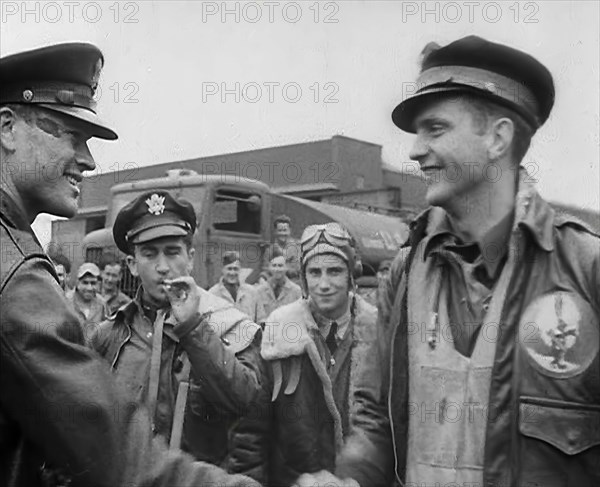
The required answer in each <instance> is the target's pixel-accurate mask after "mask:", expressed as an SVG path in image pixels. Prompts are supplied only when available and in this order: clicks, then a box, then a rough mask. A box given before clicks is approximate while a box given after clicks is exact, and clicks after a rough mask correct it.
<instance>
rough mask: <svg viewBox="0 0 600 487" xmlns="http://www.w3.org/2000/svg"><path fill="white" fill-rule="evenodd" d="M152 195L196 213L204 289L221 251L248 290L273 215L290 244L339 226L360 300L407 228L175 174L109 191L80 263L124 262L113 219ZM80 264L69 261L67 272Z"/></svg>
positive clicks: (249, 183)
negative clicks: (350, 244) (356, 269)
mask: <svg viewBox="0 0 600 487" xmlns="http://www.w3.org/2000/svg"><path fill="white" fill-rule="evenodd" d="M158 189H160V190H166V191H169V192H170V193H171V194H173V195H174V196H176V197H180V198H185V199H187V200H188V201H190V202H191V203H192V204H193V206H194V208H195V210H196V215H197V218H198V227H197V229H196V233H195V234H194V247H195V249H196V251H195V257H194V278H195V279H196V282H198V284H199V285H200V286H202V287H204V288H208V287H209V286H211V285H213V284H214V283H216V282H217V281H218V279H219V277H220V275H221V257H222V255H223V253H224V252H225V251H228V250H236V251H238V252H239V254H240V258H241V259H240V260H241V267H242V270H241V277H242V278H243V279H244V280H245V281H246V282H249V283H254V282H255V281H256V280H257V279H258V276H259V273H260V271H261V268H262V265H263V256H264V251H265V249H266V247H268V245H269V243H270V242H272V240H273V235H272V232H273V230H274V229H273V221H274V219H275V218H276V216H278V215H280V214H286V215H288V216H289V217H290V218H291V219H292V237H294V238H296V239H298V238H299V237H300V235H301V233H302V230H303V229H304V228H305V227H306V226H307V225H310V224H315V223H327V222H332V221H335V222H339V223H341V224H342V225H344V226H345V227H346V228H347V229H348V231H349V232H350V234H351V235H352V236H353V238H354V239H355V241H356V245H357V250H358V252H359V254H360V257H361V260H362V263H363V274H364V277H363V278H361V279H360V280H359V283H361V284H362V285H363V287H364V288H365V290H364V292H365V293H372V291H373V287H374V286H376V279H375V274H376V270H377V267H378V265H379V263H380V262H381V261H382V260H385V259H392V258H393V257H394V256H395V255H396V253H397V250H398V248H399V246H400V245H401V244H402V243H403V242H404V241H405V239H406V238H407V235H408V227H407V225H406V224H405V223H404V222H402V221H401V220H400V219H398V218H394V217H390V216H384V215H378V214H374V213H368V212H364V211H359V210H354V209H350V208H345V207H341V206H334V205H328V204H324V203H319V202H314V201H309V200H305V199H301V198H296V197H292V196H288V195H284V194H278V193H277V192H274V191H273V190H271V189H270V188H269V186H267V185H266V184H264V183H262V182H260V181H256V180H252V179H246V178H241V177H237V176H232V175H202V174H198V173H196V172H195V171H192V170H187V169H175V170H171V171H168V172H167V175H166V177H163V178H156V179H147V180H141V181H135V182H129V183H122V184H118V185H115V186H113V187H112V189H111V193H112V196H111V201H110V203H109V208H108V214H107V217H106V224H105V228H103V229H100V230H96V231H93V232H90V233H88V234H87V235H86V236H85V237H84V239H83V242H82V244H83V249H84V252H82V253H80V254H79V256H80V258H81V259H83V257H84V256H85V260H86V261H88V262H95V263H97V264H101V263H102V261H103V260H112V259H117V260H119V261H121V260H124V259H125V256H124V255H123V254H122V253H121V252H120V251H119V250H118V249H117V247H116V245H115V243H114V240H113V236H112V226H113V223H114V221H115V218H116V216H117V214H118V212H119V211H120V210H121V209H122V208H123V207H124V206H125V205H126V204H127V203H129V202H130V201H131V200H133V199H134V198H135V197H137V196H138V195H140V194H142V193H145V192H147V191H152V190H158ZM81 263H82V262H74V263H73V265H74V268H77V266H78V265H80V264H81ZM124 269H127V268H126V266H124ZM136 287H137V283H136V281H135V279H134V278H133V276H131V274H129V272H128V271H127V270H126V272H124V280H123V283H122V288H123V290H124V291H125V292H127V293H129V294H130V295H132V294H133V293H134V292H135V289H136ZM369 288H370V289H369Z"/></svg>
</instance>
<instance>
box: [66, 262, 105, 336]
mask: <svg viewBox="0 0 600 487" xmlns="http://www.w3.org/2000/svg"><path fill="white" fill-rule="evenodd" d="M99 287H100V269H98V266H97V265H96V264H93V263H91V262H85V263H83V264H81V266H80V267H79V269H78V270H77V282H76V283H75V289H73V290H72V291H71V292H70V293H68V295H67V299H68V300H69V301H70V302H71V304H72V305H73V308H75V311H77V314H78V315H79V318H80V320H81V324H82V325H83V329H84V333H85V334H86V337H88V336H89V335H90V334H91V333H92V332H93V329H94V327H96V326H98V325H99V324H100V323H102V321H104V319H105V318H106V308H105V306H104V301H103V300H102V298H101V297H100V293H99V292H98V288H99Z"/></svg>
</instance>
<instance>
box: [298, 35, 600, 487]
mask: <svg viewBox="0 0 600 487" xmlns="http://www.w3.org/2000/svg"><path fill="white" fill-rule="evenodd" d="M417 88H418V89H417V90H416V92H415V93H414V94H412V95H411V96H409V97H408V98H407V99H405V100H404V101H402V103H400V104H399V105H398V106H397V107H396V108H395V110H394V111H393V114H392V119H393V121H394V123H395V124H396V125H397V126H398V127H400V128H401V129H402V130H405V131H408V132H412V133H414V134H415V137H414V142H413V146H412V148H411V150H410V158H411V159H412V160H415V161H417V162H418V163H419V165H420V167H421V170H422V172H423V174H424V179H425V181H426V184H427V190H426V191H427V192H426V200H427V202H428V203H429V205H430V207H429V208H427V209H426V210H425V211H424V212H423V213H422V214H420V215H419V216H418V217H417V218H416V219H415V221H414V222H413V223H412V225H411V232H410V235H409V240H408V242H407V244H406V246H405V248H403V249H401V251H400V253H399V254H398V256H397V257H396V259H394V262H393V264H392V268H391V271H390V275H389V277H388V278H387V279H386V280H385V281H384V284H383V285H382V287H381V289H380V295H379V301H378V302H379V316H380V319H381V322H380V323H379V330H380V331H381V333H380V335H379V337H378V343H377V342H374V343H373V350H372V352H370V353H373V355H375V354H377V353H379V354H380V355H379V359H378V360H376V361H372V362H369V365H368V366H367V370H366V371H365V373H364V377H365V378H374V377H378V378H381V379H382V381H379V382H377V381H375V384H374V385H373V387H372V388H370V387H369V384H368V383H366V384H365V386H366V387H365V390H364V391H363V392H362V394H361V397H362V398H363V399H364V400H365V401H364V402H363V403H362V404H361V408H360V410H359V412H358V413H357V415H356V416H355V418H354V424H355V425H357V428H356V430H355V437H354V439H355V440H356V441H353V440H350V441H348V442H347V444H346V449H345V451H344V452H343V453H342V454H341V455H340V456H339V457H338V458H337V462H336V475H337V476H338V477H340V478H345V479H348V478H350V479H353V481H352V482H351V481H347V482H345V483H344V485H347V486H349V485H354V486H356V485H369V486H384V485H391V484H392V483H394V482H396V481H399V482H400V483H403V484H406V485H416V484H417V483H418V484H419V485H434V484H435V485H441V484H446V485H449V484H456V485H490V486H491V485H544V486H552V487H559V486H560V487H567V486H573V487H574V486H580V485H589V486H591V485H600V469H599V468H598V465H600V432H599V431H598V430H597V429H596V430H595V431H592V430H591V429H590V428H589V427H588V426H587V425H588V424H589V422H590V421H598V420H600V413H599V412H598V411H600V375H599V374H598V357H599V356H600V352H599V348H600V315H599V311H598V310H600V294H599V293H598V287H599V286H600V274H599V273H598V269H599V268H600V236H599V235H598V234H597V233H596V232H594V231H593V230H591V229H589V228H587V227H586V226H585V225H584V224H582V223H580V222H578V221H577V220H575V219H574V218H572V217H569V216H566V215H557V214H556V213H555V212H554V210H553V209H552V207H551V206H550V205H549V204H548V203H547V202H546V201H544V200H543V198H542V197H541V196H540V195H539V194H538V193H537V191H536V189H535V187H534V185H533V184H532V183H531V182H530V181H531V178H529V177H527V172H526V170H525V169H523V168H521V169H519V167H520V164H521V161H522V159H523V157H524V155H525V153H526V151H527V148H528V147H529V143H530V141H531V138H532V136H533V135H534V134H535V132H536V130H537V129H538V128H539V127H540V126H541V125H542V124H543V123H544V122H545V121H546V120H547V119H548V117H549V115H550V111H551V109H552V106H553V103H554V83H553V81H552V76H551V74H550V73H549V71H548V70H547V69H546V68H545V67H544V66H543V65H542V64H541V63H540V62H539V61H537V60H536V59H534V58H533V57H531V56H530V55H528V54H526V53H524V52H521V51H518V50H516V49H513V48H511V47H508V46H503V45H500V44H496V43H493V42H489V41H487V40H485V39H481V38H479V37H473V36H470V37H466V38H464V39H460V40H457V41H456V42H453V43H451V44H449V45H447V46H445V47H440V46H438V45H431V44H430V45H429V46H427V48H426V50H425V52H424V56H423V62H422V67H421V73H420V75H419V78H418V80H417ZM525 256H526V257H525ZM567 309H568V310H569V311H566V310H567ZM490 325H491V326H490ZM492 329H493V330H494V331H493V333H492V334H493V338H490V336H491V335H490V334H489V332H490V331H491V330H492ZM575 329H577V331H574V330H575ZM407 330H410V331H407ZM564 330H569V332H568V333H569V340H568V343H567V340H566V339H565V333H564ZM556 337H558V338H556ZM566 350H568V352H566ZM370 353H369V354H370ZM565 353H566V355H565ZM369 354H367V355H369ZM557 357H558V359H557ZM475 370H476V371H477V373H476V378H474V377H475V376H473V375H472V374H473V372H474V371H475ZM469 377H471V378H472V379H471V378H469ZM444 383H445V384H446V386H449V387H443V385H444ZM370 389H371V390H370ZM382 391H383V392H382ZM464 398H477V399H475V400H474V402H473V403H471V404H476V406H475V408H474V410H470V411H469V413H468V414H467V412H466V407H465V404H466V403H462V406H459V407H458V412H457V414H455V415H451V416H452V419H450V416H449V415H447V412H445V411H448V410H447V408H446V407H444V406H443V405H444V404H459V403H460V402H461V401H463V400H464ZM415 405H417V411H415V409H414V408H413V406H415ZM440 405H442V406H440ZM483 410H485V411H496V413H498V414H494V415H486V414H483V415H481V414H480V412H477V411H483ZM425 411H427V413H425ZM533 411H535V416H536V419H535V421H528V419H527V416H530V413H532V412H533ZM588 411H594V413H593V414H591V413H589V412H588ZM415 412H417V414H414V413H415ZM430 412H433V416H434V417H433V419H432V420H431V421H426V420H424V419H423V418H424V417H425V416H424V415H427V414H429V413H430ZM438 412H439V415H438ZM419 413H420V414H419ZM471 413H473V414H471ZM475 417H477V419H474V418H475ZM445 419H450V420H449V421H445ZM390 424H393V425H394V427H393V428H390ZM361 425H366V426H365V427H362V426H361ZM557 425H560V427H557ZM507 442H508V443H507ZM390 444H393V445H394V449H391V448H390V447H389V445H390ZM507 444H509V445H510V446H509V447H507ZM515 452H518V453H517V454H516V455H515ZM328 475H329V474H325V473H321V474H320V477H322V479H319V480H326V481H329V482H330V484H329V485H340V483H336V481H335V480H332V479H331V477H330V475H329V478H328ZM303 480H304V479H303ZM306 480H307V482H306V485H309V484H311V482H312V483H314V479H306Z"/></svg>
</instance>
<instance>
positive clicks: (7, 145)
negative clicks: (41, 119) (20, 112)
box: [0, 107, 17, 152]
mask: <svg viewBox="0 0 600 487" xmlns="http://www.w3.org/2000/svg"><path fill="white" fill-rule="evenodd" d="M16 121H17V114H16V113H15V112H14V110H12V109H11V108H9V107H1V108H0V144H1V145H2V149H4V150H5V151H7V152H14V151H15V149H16V145H17V144H16V141H15V124H16Z"/></svg>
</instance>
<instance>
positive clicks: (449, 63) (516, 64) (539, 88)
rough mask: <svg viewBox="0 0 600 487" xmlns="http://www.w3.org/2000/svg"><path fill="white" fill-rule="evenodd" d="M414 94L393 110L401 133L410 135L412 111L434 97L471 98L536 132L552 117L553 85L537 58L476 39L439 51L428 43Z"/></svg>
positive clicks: (412, 130) (413, 114)
mask: <svg viewBox="0 0 600 487" xmlns="http://www.w3.org/2000/svg"><path fill="white" fill-rule="evenodd" d="M416 85H417V90H416V91H415V93H414V94H412V95H411V96H409V97H408V98H407V99H405V100H404V101H402V102H401V103H400V104H399V105H398V106H397V107H396V108H395V109H394V111H393V112H392V120H393V121H394V123H395V124H396V125H397V126H398V127H400V128H401V129H402V130H405V131H407V132H414V131H415V128H414V126H413V122H414V118H415V116H416V111H417V110H418V109H419V108H421V107H422V105H423V103H424V102H425V101H429V100H430V99H432V98H433V97H435V96H436V95H437V96H443V97H447V96H448V95H453V96H460V95H461V94H471V95H474V96H479V97H483V98H485V99H488V100H490V101H492V102H495V103H498V104H500V105H503V106H506V107H509V108H511V109H512V110H514V111H515V112H517V113H519V114H520V115H521V116H522V117H523V118H524V119H525V121H526V122H527V123H528V124H529V125H530V126H531V128H532V129H533V130H534V131H535V130H537V129H538V128H539V127H540V126H542V125H543V124H544V122H545V121H546V120H547V119H548V117H549V116H550V111H551V110H552V106H553V105H554V96H555V91H554V82H553V80H552V75H551V74H550V72H549V71H548V69H547V68H546V67H545V66H544V65H543V64H541V63H540V62H539V61H538V60H537V59H535V58H534V57H532V56H530V55H529V54H526V53H524V52H522V51H519V50H517V49H513V48H512V47H509V46H505V45H502V44H496V43H494V42H490V41H487V40H485V39H482V38H481V37H477V36H468V37H464V38H462V39H459V40H457V41H455V42H452V43H451V44H448V45H447V46H444V47H440V46H438V45H437V44H434V43H429V44H428V45H427V46H426V48H425V50H424V53H423V61H422V65H421V74H420V75H419V77H418V79H417V82H416Z"/></svg>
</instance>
